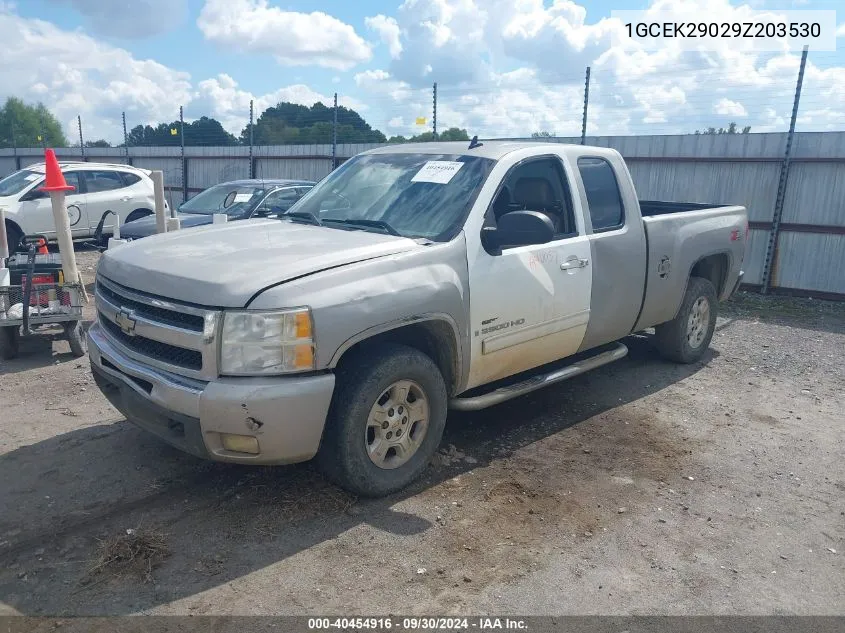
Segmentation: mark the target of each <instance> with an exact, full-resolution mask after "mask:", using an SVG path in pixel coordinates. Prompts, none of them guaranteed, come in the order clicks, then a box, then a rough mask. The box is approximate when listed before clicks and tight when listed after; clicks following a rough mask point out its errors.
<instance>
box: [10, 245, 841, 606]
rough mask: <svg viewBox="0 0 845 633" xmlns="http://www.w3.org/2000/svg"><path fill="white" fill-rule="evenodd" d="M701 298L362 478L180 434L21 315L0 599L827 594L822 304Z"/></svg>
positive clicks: (444, 600) (317, 602) (836, 372)
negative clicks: (684, 349) (233, 457)
mask: <svg viewBox="0 0 845 633" xmlns="http://www.w3.org/2000/svg"><path fill="white" fill-rule="evenodd" d="M95 264H96V254H95V253H91V252H83V253H80V266H81V268H82V270H83V273H84V274H85V275H87V277H88V278H89V279H90V278H91V276H92V275H93V270H94V266H95ZM89 311H90V310H89ZM89 316H90V315H89ZM723 317H725V318H723V319H721V320H720V324H719V330H718V331H717V333H716V335H715V337H714V339H713V344H712V349H711V352H710V353H709V354H708V355H707V357H706V358H705V359H704V361H703V362H701V363H700V364H696V365H692V366H677V365H673V364H670V363H666V362H663V361H661V360H660V359H658V358H657V356H656V355H655V354H654V352H653V351H652V350H651V346H650V342H649V340H648V336H639V337H630V338H629V339H627V340H626V341H625V342H626V344H628V345H629V347H630V349H631V353H630V355H629V357H627V358H625V359H623V360H622V361H619V362H618V363H615V364H612V365H609V366H606V367H604V368H601V369H599V370H596V371H594V372H592V373H589V374H586V375H583V376H580V377H577V378H575V379H573V380H571V381H569V382H567V383H564V384H562V385H559V386H556V387H551V388H548V389H546V390H544V391H541V392H536V393H534V394H531V395H529V396H526V397H523V398H519V399H517V400H514V401H511V402H508V403H505V404H503V405H500V406H498V407H495V408H493V409H490V410H487V411H481V412H476V413H471V414H470V413H452V414H450V417H449V422H448V427H447V436H446V438H445V441H444V449H443V451H441V453H440V454H439V455H438V457H437V458H436V459H435V462H434V463H433V464H432V466H431V467H430V468H429V470H428V471H427V473H426V476H425V478H424V480H423V481H421V482H419V483H418V484H417V485H415V486H414V487H413V488H412V489H410V490H408V491H406V492H404V493H402V494H399V495H395V496H393V497H391V498H388V499H383V500H376V501H360V500H357V499H355V498H354V497H352V496H350V495H349V494H347V493H345V492H343V491H342V490H340V489H338V488H336V487H334V486H332V485H330V484H328V483H327V482H325V481H324V480H323V479H322V478H321V477H320V475H319V474H317V473H316V472H315V471H314V470H313V469H312V468H311V466H310V465H307V464H306V465H300V466H294V467H286V468H254V469H250V468H244V467H237V466H230V465H222V464H213V463H208V462H202V461H200V460H197V459H194V458H192V457H190V456H187V455H183V454H181V453H178V452H177V451H175V450H173V449H171V448H169V447H167V446H166V445H163V444H161V443H160V442H158V441H157V440H156V439H155V438H153V437H150V436H148V435H147V434H145V433H143V432H141V431H139V430H136V429H135V428H134V427H132V426H131V425H130V424H129V423H127V422H126V421H124V420H122V418H121V417H120V416H119V414H117V412H116V411H115V410H114V409H112V408H111V407H110V406H109V405H108V403H107V402H106V400H105V399H104V398H103V397H102V396H101V395H100V393H99V392H98V390H97V389H96V387H95V386H94V385H93V381H92V379H91V375H90V372H89V369H88V363H87V360H86V359H81V360H78V359H74V358H73V357H71V355H70V354H69V353H68V352H69V350H68V348H67V343H65V342H64V341H58V340H51V337H49V336H41V337H37V338H33V339H29V340H27V341H26V342H25V345H24V348H23V353H22V355H21V357H20V358H19V359H17V360H15V361H12V362H5V363H2V364H0V411H2V415H0V479H1V480H2V481H3V482H4V485H3V486H2V488H0V507H2V508H3V512H2V514H0V614H14V613H23V614H31V615H41V614H55V615H59V614H60V615H83V614H89V615H96V614H126V613H157V614H193V615H199V614H325V613H327V612H329V613H335V614H340V615H347V614H351V613H362V614H386V613H394V614H396V613H405V614H443V613H465V612H476V613H479V612H495V613H497V614H502V615H504V614H527V613H532V614H599V613H601V614H704V613H717V614H787V613H788V614H843V613H845V608H843V605H845V603H843V602H842V596H843V595H845V558H843V555H844V554H845V462H843V460H842V454H843V448H844V447H845V446H843V444H845V442H843V435H842V419H843V418H842V410H843V408H845V395H843V387H844V386H845V379H843V371H842V361H843V350H845V305H842V304H834V303H826V302H820V301H808V300H794V299H777V298H769V297H760V296H755V295H745V294H743V295H740V296H739V297H738V299H737V300H734V301H732V302H731V303H730V304H728V305H726V306H724V310H723ZM127 531H129V532H127ZM142 536H143V538H144V539H146V540H145V541H143V543H141V545H146V546H147V550H142V547H141V545H139V546H138V548H137V549H136V550H132V552H134V553H132V554H131V556H132V557H136V559H135V560H134V561H131V562H132V563H133V564H131V565H126V566H123V567H121V566H119V565H106V566H105V567H103V565H102V564H103V561H104V559H103V553H104V552H114V551H117V549H116V547H117V545H116V541H115V539H118V538H123V539H124V540H125V539H127V537H130V538H131V539H135V538H136V537H137V538H138V542H140V539H141V537H142ZM151 543H154V544H155V547H153V546H152V545H150V544H151ZM153 550H154V551H155V552H156V555H155V556H151V557H150V558H149V559H146V558H144V557H143V556H144V555H143V554H142V551H153ZM139 563H140V564H139Z"/></svg>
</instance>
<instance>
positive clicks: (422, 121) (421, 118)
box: [417, 116, 425, 125]
mask: <svg viewBox="0 0 845 633" xmlns="http://www.w3.org/2000/svg"><path fill="white" fill-rule="evenodd" d="M417 125H425V117H424V116H418V117H417Z"/></svg>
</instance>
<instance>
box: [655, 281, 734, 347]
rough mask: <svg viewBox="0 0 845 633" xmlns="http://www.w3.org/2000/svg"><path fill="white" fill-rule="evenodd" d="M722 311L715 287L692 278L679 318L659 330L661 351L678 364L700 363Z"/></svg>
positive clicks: (657, 328)
mask: <svg viewBox="0 0 845 633" xmlns="http://www.w3.org/2000/svg"><path fill="white" fill-rule="evenodd" d="M718 311H719V302H718V297H717V296H716V289H715V288H714V287H713V284H712V283H710V281H709V280H707V279H703V278H701V277H690V280H689V284H687V291H686V294H685V295H684V301H683V303H682V304H681V309H680V310H679V311H678V315H677V316H676V317H675V318H674V319H672V320H671V321H669V322H667V323H661V324H660V325H658V326H657V327H655V342H656V345H657V351H658V352H660V355H661V356H663V357H664V358H666V359H667V360H672V361H675V362H676V363H694V362H696V361H698V360H700V359H701V357H702V356H703V355H704V352H705V351H706V350H707V348H708V347H709V346H710V339H712V338H713V332H714V331H715V329H716V315H717V314H718Z"/></svg>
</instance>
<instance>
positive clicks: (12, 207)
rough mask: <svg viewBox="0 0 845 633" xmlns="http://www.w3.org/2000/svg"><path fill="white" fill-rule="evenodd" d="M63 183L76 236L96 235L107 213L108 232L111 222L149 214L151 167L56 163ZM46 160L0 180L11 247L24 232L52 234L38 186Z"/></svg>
mask: <svg viewBox="0 0 845 633" xmlns="http://www.w3.org/2000/svg"><path fill="white" fill-rule="evenodd" d="M59 165H60V166H61V168H62V173H63V174H64V176H65V180H66V181H67V184H69V185H72V186H73V187H74V190H73V191H68V192H67V197H66V201H67V210H68V216H70V228H71V232H72V234H73V237H74V238H80V237H89V236H91V235H94V233H95V231H96V229H97V225H98V223H99V222H100V218H102V217H103V214H104V213H105V212H106V211H113V212H114V213H115V214H117V217H115V216H114V215H111V214H109V216H108V217H107V218H106V221H105V222H104V224H103V234H104V235H110V234H111V233H112V232H113V230H114V227H115V225H121V224H123V223H124V222H129V221H132V220H137V219H138V218H142V217H144V216H146V215H150V214H151V213H153V209H154V208H155V203H154V200H155V197H154V195H153V181H152V180H151V179H150V176H149V175H150V171H149V170H147V169H139V168H137V167H132V166H131V165H110V164H106V163H78V162H74V163H59ZM44 173H45V168H44V164H43V163H41V164H37V165H29V166H28V167H26V168H25V169H22V170H20V171H17V172H15V173H13V174H11V175H10V176H6V177H5V178H3V179H2V180H0V207H5V208H6V231H7V233H8V241H9V246H10V250H11V247H12V246H13V245H17V244H18V242H19V240H20V238H21V237H23V236H24V235H33V234H39V235H45V236H47V237H48V238H50V239H54V238H55V237H56V227H55V222H54V221H53V211H52V207H51V206H50V196H49V194H47V193H46V192H44V191H40V190H39V188H40V187H42V186H43V185H44Z"/></svg>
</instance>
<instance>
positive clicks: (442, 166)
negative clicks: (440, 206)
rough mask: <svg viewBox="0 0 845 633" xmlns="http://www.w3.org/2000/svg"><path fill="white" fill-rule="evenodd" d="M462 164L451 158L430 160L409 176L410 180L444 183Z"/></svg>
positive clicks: (450, 178)
mask: <svg viewBox="0 0 845 633" xmlns="http://www.w3.org/2000/svg"><path fill="white" fill-rule="evenodd" d="M463 166H464V164H463V163H458V162H455V161H451V160H430V161H428V162H427V163H426V164H425V165H423V166H422V169H420V170H419V171H418V172H417V173H416V174H415V175H414V177H413V178H411V182H436V183H439V184H441V185H445V184H446V183H448V182H449V181H450V180H452V178H453V177H454V176H455V174H457V173H458V170H459V169H460V168H461V167H463Z"/></svg>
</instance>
